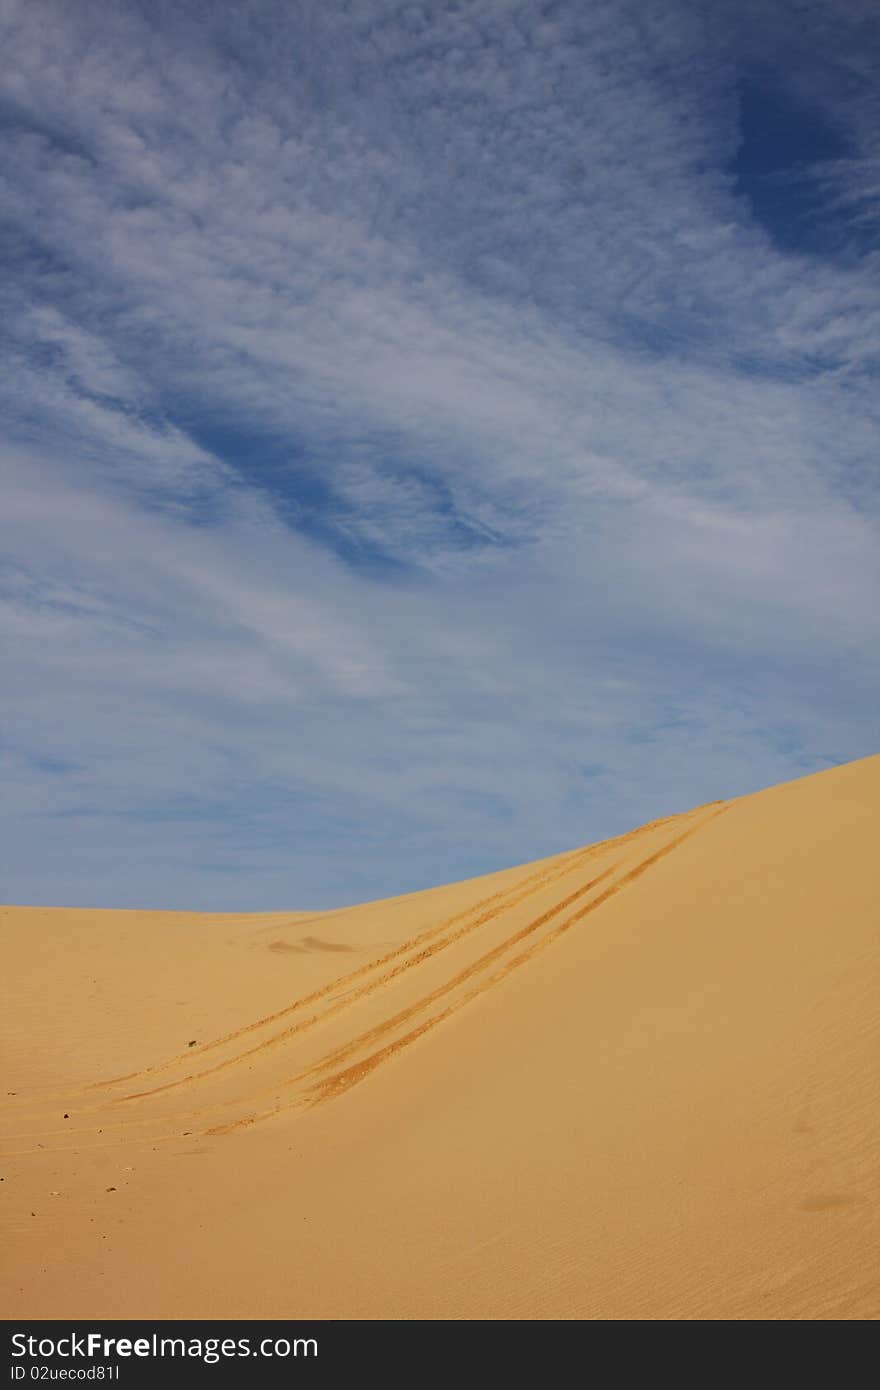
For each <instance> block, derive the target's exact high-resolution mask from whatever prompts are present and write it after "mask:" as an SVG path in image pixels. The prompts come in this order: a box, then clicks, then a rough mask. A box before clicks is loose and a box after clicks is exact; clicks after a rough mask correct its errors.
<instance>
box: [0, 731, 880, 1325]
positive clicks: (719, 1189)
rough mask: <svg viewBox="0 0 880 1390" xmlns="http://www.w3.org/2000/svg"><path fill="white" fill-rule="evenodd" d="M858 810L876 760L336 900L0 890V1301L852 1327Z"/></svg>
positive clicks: (870, 945)
mask: <svg viewBox="0 0 880 1390" xmlns="http://www.w3.org/2000/svg"><path fill="white" fill-rule="evenodd" d="M878 821H880V758H871V759H868V760H866V761H864V762H860V763H853V764H849V765H847V766H845V767H842V768H837V769H834V770H833V771H830V772H826V773H822V774H820V775H818V776H814V777H808V778H804V779H803V780H800V781H797V782H791V783H787V784H786V785H784V786H780V787H775V788H772V789H770V790H769V791H765V792H761V793H760V794H758V795H756V796H751V797H747V798H743V799H741V800H738V801H734V802H726V803H716V804H713V805H710V806H705V807H700V808H699V809H697V810H695V811H691V812H688V813H687V814H684V815H679V816H674V817H671V818H670V819H668V820H665V821H661V822H656V823H654V824H652V825H649V826H645V827H644V828H643V829H640V830H637V831H634V832H633V833H632V834H630V835H627V836H624V837H622V838H621V839H617V840H612V841H608V842H606V843H603V844H600V845H596V846H592V847H590V848H587V849H582V850H577V851H575V852H573V853H567V854H563V855H560V856H558V857H557V858H553V859H548V860H544V861H542V862H540V863H537V864H529V865H525V866H521V867H519V868H516V869H511V870H509V871H507V872H504V873H499V874H494V875H491V876H489V877H487V878H482V879H474V880H471V881H469V882H466V883H461V884H456V885H453V886H450V887H447V888H440V889H433V890H431V891H429V892H425V893H417V894H412V895H409V896H407V897H403V898H397V899H391V900H388V901H386V902H379V903H370V904H367V905H365V906H362V907H356V908H348V909H345V910H343V911H340V912H326V913H321V914H306V913H295V912H290V913H274V914H271V915H267V914H263V915H255V916H241V915H235V916H232V915H213V916H205V915H199V914H188V913H154V912H110V911H108V912H96V911H83V910H74V909H64V910H62V909H56V908H49V909H45V908H33V907H31V908H26V907H7V908H3V909H0V939H2V953H3V986H2V1001H0V1003H2V1024H0V1027H2V1039H0V1043H2V1059H3V1087H2V1090H3V1093H4V1105H3V1127H2V1155H3V1157H2V1161H0V1176H2V1178H3V1182H2V1184H0V1211H2V1221H3V1237H2V1283H0V1292H2V1311H3V1313H4V1315H5V1316H7V1317H13V1316H22V1317H36V1318H50V1317H64V1318H97V1317H143V1318H159V1317H164V1318H175V1317H208V1318H228V1317H231V1318H236V1317H242V1318H244V1317H358V1318H373V1317H392V1318H399V1317H432V1318H433V1317H455V1318H473V1317H479V1318H554V1317H562V1318H790V1317H791V1318H826V1317H827V1318H864V1317H869V1318H874V1317H876V1316H877V1314H878V1312H880V1258H878V1256H880V1219H878V1215H880V1203H878V1198H880V1077H878V1072H880V980H878V965H880V890H878V877H880V871H878V855H877V840H878ZM340 852H344V851H343V850H341V851H340Z"/></svg>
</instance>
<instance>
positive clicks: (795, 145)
mask: <svg viewBox="0 0 880 1390" xmlns="http://www.w3.org/2000/svg"><path fill="white" fill-rule="evenodd" d="M739 98H740V135H741V139H740V144H739V148H738V149H737V152H736V156H735V158H734V159H733V161H732V165H731V170H732V172H733V174H734V175H735V179H736V184H735V187H736V192H737V193H738V194H740V195H742V196H743V197H745V198H747V199H748V201H749V203H750V204H751V209H752V213H753V216H754V218H755V220H756V221H757V222H758V223H759V225H760V226H762V227H763V228H764V229H765V231H766V232H768V233H769V235H770V236H771V237H772V238H773V241H774V242H775V243H776V245H777V246H778V247H779V248H780V250H782V251H787V252H795V253H798V254H803V253H805V252H806V253H814V254H819V255H836V254H839V253H841V252H845V251H847V250H848V249H850V248H851V246H852V241H853V237H854V234H855V229H854V228H853V226H852V225H851V222H850V221H849V219H848V218H847V217H846V216H845V215H844V214H843V213H842V212H841V211H840V210H839V209H836V208H835V206H834V203H833V202H832V200H830V199H829V197H828V193H827V185H826V182H825V180H824V178H823V166H827V165H828V164H829V163H830V162H831V161H833V160H840V159H847V158H850V157H852V155H853V154H854V151H853V149H852V148H851V146H850V143H849V141H848V140H847V138H846V136H845V134H844V133H843V131H842V130H841V128H840V127H839V126H838V125H837V124H836V123H835V122H834V121H833V119H832V118H831V117H829V115H828V114H827V112H825V111H824V110H822V108H820V107H819V106H818V105H814V104H811V103H810V102H809V101H807V100H804V98H803V97H802V96H800V95H798V94H795V93H794V92H792V91H791V90H790V87H789V83H788V79H787V76H786V73H785V72H784V71H783V70H782V69H779V68H771V67H757V66H756V67H753V68H751V69H750V70H749V71H747V72H746V73H745V74H744V75H743V77H742V80H741V82H740V86H739Z"/></svg>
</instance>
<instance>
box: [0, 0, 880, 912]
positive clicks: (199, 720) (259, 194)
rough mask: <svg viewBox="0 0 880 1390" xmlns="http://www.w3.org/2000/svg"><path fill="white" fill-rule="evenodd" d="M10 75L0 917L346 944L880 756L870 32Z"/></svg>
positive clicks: (666, 3)
mask: <svg viewBox="0 0 880 1390" xmlns="http://www.w3.org/2000/svg"><path fill="white" fill-rule="evenodd" d="M0 37H2V45H3V53H4V63H3V69H2V72H0V134H2V140H0V179H2V222H0V236H2V253H3V254H2V262H0V264H2V277H3V278H2V317H0V325H2V330H0V331H2V335H3V360H4V371H3V373H2V380H0V411H2V421H3V429H2V444H0V474H2V489H3V501H2V514H0V532H2V536H0V544H2V563H0V628H2V636H3V641H4V646H5V648H6V650H7V653H8V655H7V657H6V659H5V661H4V677H3V682H2V692H0V700H2V745H0V753H2V758H3V772H2V780H3V787H4V792H3V798H2V802H3V805H2V815H3V823H2V825H0V844H2V851H0V853H2V855H3V859H4V864H3V891H2V893H0V897H2V898H3V899H4V900H6V901H12V902H39V903H46V904H65V903H71V904H82V905H86V906H131V907H147V906H151V907H189V908H205V909H218V910H222V909H229V910H247V909H254V910H257V909H262V908H265V909H270V908H284V907H327V906H333V905H336V904H342V903H347V902H352V901H358V900H361V899H365V898H372V897H380V896H385V895H390V894H394V893H397V892H404V891H409V890H411V889H415V888H419V887H424V886H428V885H430V884H433V883H439V882H444V881H448V880H452V879H457V878H461V877H464V876H468V875H472V874H477V873H480V872H485V871H488V870H491V869H493V868H500V867H503V866H506V865H509V864H512V863H517V862H521V861H523V860H527V859H531V858H536V857H538V856H541V855H546V854H551V853H554V852H557V851H560V850H563V849H566V848H568V847H570V846H573V845H577V844H582V843H586V842H588V841H590V840H594V839H598V838H601V837H604V836H607V835H612V834H615V833H618V832H620V831H622V830H625V829H627V828H629V827H631V826H633V825H637V824H640V823H642V822H644V821H646V820H648V819H650V818H652V817H654V816H657V815H663V814H666V813H669V812H671V811H675V810H680V809H685V808H687V807H688V806H691V805H694V804H697V803H699V802H702V801H706V800H710V799H715V798H722V797H729V796H735V795H739V794H742V793H745V792H749V791H752V790H755V789H757V788H759V787H761V786H764V785H767V784H770V783H773V782H777V781H781V780H784V779H786V778H789V777H796V776H800V775H803V774H804V773H808V772H812V771H816V770H819V769H822V768H824V767H828V766H831V765H833V764H836V763H839V762H843V761H846V760H848V759H851V758H857V757H861V756H865V755H867V754H870V753H873V752H875V751H877V750H878V747H880V738H878V728H877V710H878V703H880V702H878V695H880V658H878V650H880V647H878V636H880V633H878V627H880V603H878V587H880V586H878V569H880V559H878V557H880V547H878V545H877V519H878V480H877V459H878V444H880V428H878V393H877V387H876V382H877V356H878V344H880V274H878V271H880V251H878V240H877V227H878V208H880V162H878V158H877V150H878V148H880V142H878V135H880V98H878V86H877V82H876V74H877V71H878V63H880V18H878V13H877V10H876V6H874V4H873V3H868V2H867V0H865V3H861V0H778V3H776V4H774V5H772V6H768V5H766V4H764V3H762V2H761V0H744V3H740V4H737V5H731V4H728V3H726V2H725V0H696V2H695V0H662V3H660V2H659V0H658V3H654V0H596V3H589V4H584V3H576V2H575V0H563V2H562V3H540V2H539V0H526V2H524V3H517V0H460V2H458V0H447V3H440V0H438V3H431V4H401V3H397V2H396V0H357V3H342V0H321V2H320V3H317V0H301V3H269V0H250V3H244V4H243V3H236V4H229V5H225V4H222V3H210V4H208V3H205V4H197V3H187V0H184V3H182V4H181V3H175V4H171V3H167V4H166V3H157V2H156V0H150V3H149V4H147V3H146V2H144V3H135V0H119V3H116V4H114V5H112V6H111V5H107V4H106V3H103V0H101V2H100V3H98V0H95V3H89V0H77V3H75V4H70V3H58V4H55V3H49V0H20V2H19V0H0Z"/></svg>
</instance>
